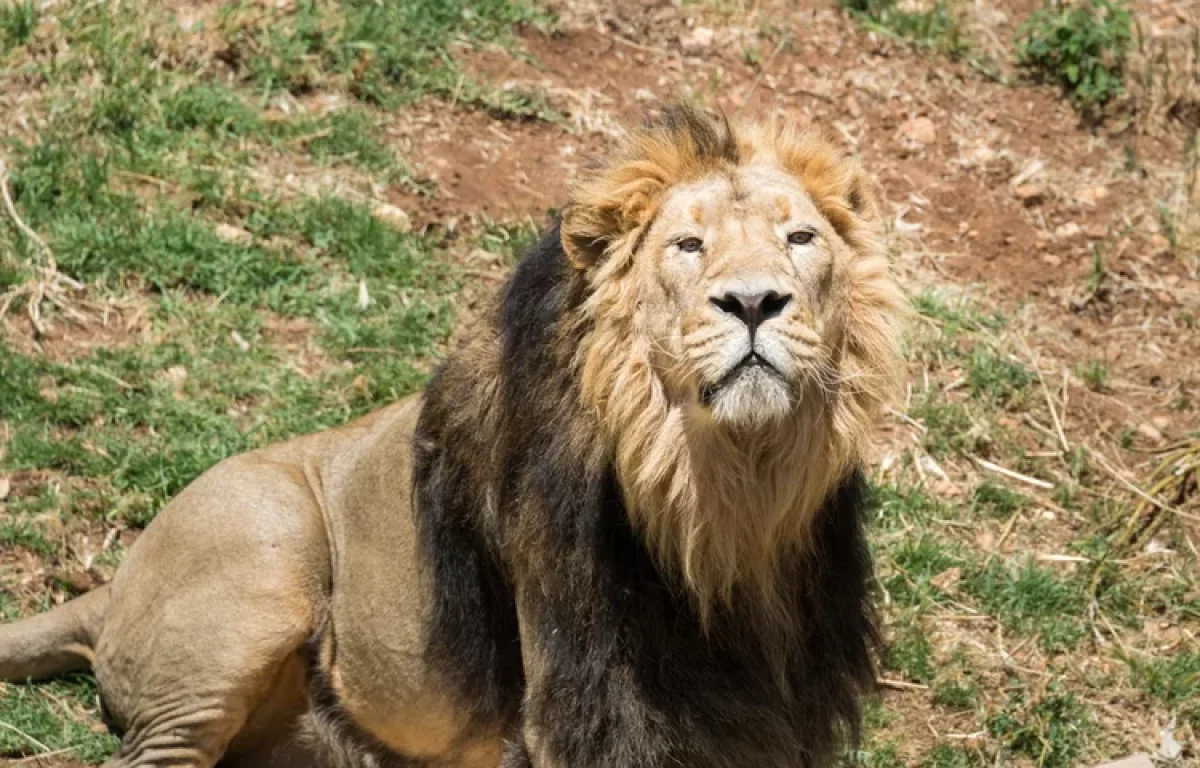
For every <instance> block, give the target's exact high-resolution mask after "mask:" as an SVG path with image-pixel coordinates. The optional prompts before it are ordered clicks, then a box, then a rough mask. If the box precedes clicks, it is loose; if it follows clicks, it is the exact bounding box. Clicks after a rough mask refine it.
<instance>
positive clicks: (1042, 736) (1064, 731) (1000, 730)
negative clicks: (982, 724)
mask: <svg viewBox="0 0 1200 768" xmlns="http://www.w3.org/2000/svg"><path fill="white" fill-rule="evenodd" d="M987 725H988V730H989V731H990V732H991V734H992V736H993V737H995V738H997V739H999V740H1000V741H1001V742H1002V743H1003V744H1004V745H1005V747H1006V748H1007V749H1008V750H1010V751H1012V752H1015V753H1017V754H1019V755H1023V756H1025V757H1026V758H1028V759H1030V760H1032V761H1033V763H1034V764H1035V765H1037V766H1039V768H1070V766H1073V765H1075V761H1076V759H1077V758H1078V756H1079V752H1080V749H1081V745H1082V743H1083V741H1084V739H1085V738H1086V736H1087V735H1088V732H1089V731H1090V724H1089V722H1088V713H1087V709H1086V707H1085V706H1084V705H1083V704H1082V703H1080V702H1079V700H1078V699H1076V698H1075V696H1073V695H1071V694H1068V693H1061V692H1057V691H1054V690H1051V691H1049V692H1047V693H1046V694H1044V695H1042V696H1040V697H1037V698H1031V697H1030V696H1029V694H1028V692H1027V691H1026V690H1025V689H1024V688H1020V689H1016V690H1013V691H1010V693H1009V698H1008V702H1007V704H1006V705H1005V706H1004V708H1003V709H1002V710H1001V711H1000V712H998V713H996V714H995V715H993V716H992V717H990V718H989V719H988V723H987Z"/></svg>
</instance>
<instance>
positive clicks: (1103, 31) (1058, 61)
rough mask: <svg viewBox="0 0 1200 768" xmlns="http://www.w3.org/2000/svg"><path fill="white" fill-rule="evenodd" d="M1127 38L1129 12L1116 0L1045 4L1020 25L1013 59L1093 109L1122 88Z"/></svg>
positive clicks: (1130, 29)
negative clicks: (1015, 53) (1015, 56)
mask: <svg viewBox="0 0 1200 768" xmlns="http://www.w3.org/2000/svg"><path fill="white" fill-rule="evenodd" d="M1132 42H1133V17H1132V15H1131V14H1130V11H1129V9H1128V8H1127V7H1126V6H1125V5H1124V3H1123V2H1122V1H1121V0H1084V2H1080V3H1073V4H1069V5H1066V4H1064V5H1059V4H1048V5H1046V6H1044V7H1043V8H1041V9H1039V10H1037V11H1035V12H1034V13H1033V15H1032V16H1030V17H1029V19H1028V20H1027V21H1026V22H1025V23H1024V24H1023V25H1022V26H1021V28H1020V30H1019V32H1018V40H1017V62H1018V63H1019V64H1020V65H1021V66H1023V67H1025V68H1026V69H1027V70H1029V71H1030V72H1031V73H1033V74H1034V75H1035V76H1036V77H1038V78H1040V79H1042V80H1046V81H1049V82H1052V83H1056V84H1058V85H1059V86H1061V87H1062V89H1063V90H1064V91H1065V92H1066V93H1067V94H1068V95H1069V96H1070V97H1071V100H1072V101H1073V102H1074V103H1075V105H1076V106H1077V107H1079V108H1080V109H1081V110H1083V111H1090V112H1093V113H1095V111H1096V110H1097V109H1099V108H1101V107H1103V106H1104V105H1105V104H1107V103H1108V102H1109V101H1111V100H1112V99H1113V98H1114V97H1116V96H1119V95H1121V94H1122V93H1124V90H1125V88H1124V84H1123V79H1124V75H1125V60H1126V57H1127V55H1128V53H1129V49H1130V45H1131V44H1132Z"/></svg>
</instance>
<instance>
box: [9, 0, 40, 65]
mask: <svg viewBox="0 0 1200 768" xmlns="http://www.w3.org/2000/svg"><path fill="white" fill-rule="evenodd" d="M39 15H40V14H39V13H38V6H37V3H35V2H34V0H8V1H7V2H5V3H4V4H3V5H0V52H3V51H4V50H7V49H9V48H15V47H17V46H18V45H21V44H23V43H25V42H27V41H28V40H29V38H30V37H32V36H33V31H34V30H35V29H37V25H38V17H39Z"/></svg>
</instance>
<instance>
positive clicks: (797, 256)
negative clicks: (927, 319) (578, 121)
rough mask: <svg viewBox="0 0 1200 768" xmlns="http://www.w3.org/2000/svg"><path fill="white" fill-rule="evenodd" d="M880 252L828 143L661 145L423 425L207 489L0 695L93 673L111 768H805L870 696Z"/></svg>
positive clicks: (514, 290)
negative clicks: (116, 744)
mask: <svg viewBox="0 0 1200 768" xmlns="http://www.w3.org/2000/svg"><path fill="white" fill-rule="evenodd" d="M876 224H877V218H876V212H875V210H874V207H873V204H872V202H871V195H870V194H869V192H868V184H867V182H866V180H865V178H864V177H863V175H862V174H861V173H860V171H859V170H858V169H857V168H856V166H855V165H853V164H852V163H851V162H850V161H849V160H847V159H846V158H844V157H842V156H841V155H840V154H838V153H837V152H835V151H834V149H833V148H832V147H831V146H830V145H828V144H826V143H824V142H823V141H822V140H820V139H818V138H815V137H813V136H810V135H807V134H803V133H800V132H798V131H797V130H795V129H793V128H791V127H788V126H784V125H779V124H774V123H772V124H768V125H762V126H747V127H742V128H737V129H734V128H732V127H731V126H730V125H729V124H728V122H726V121H724V120H714V119H711V118H709V117H706V116H704V115H702V114H700V113H697V112H694V111H690V110H687V109H681V108H680V109H671V110H667V111H666V112H665V113H664V115H663V116H662V117H660V118H658V119H657V120H655V121H652V122H650V123H649V124H648V125H647V126H646V127H644V128H642V129H641V130H640V131H637V132H634V133H633V134H632V135H631V136H630V137H629V139H628V140H627V141H626V142H625V144H624V146H623V148H621V149H620V150H619V151H617V152H615V153H614V154H613V155H612V156H611V157H610V158H609V159H608V161H607V162H606V163H605V164H604V165H603V166H601V167H599V168H597V169H594V170H593V171H591V172H590V173H589V174H588V175H587V176H586V178H585V179H584V180H583V181H582V182H581V183H579V184H578V185H577V186H576V187H575V189H574V191H573V193H572V196H571V199H570V201H569V204H568V205H567V206H566V208H565V209H564V211H563V214H562V216H561V221H560V223H559V224H557V225H555V226H554V227H553V228H552V229H551V230H550V231H549V232H548V233H547V234H546V235H545V236H544V237H543V238H542V239H541V241H540V242H539V243H538V244H537V245H535V246H534V247H533V248H532V249H530V251H529V252H528V253H527V254H526V255H525V257H524V259H523V260H522V261H521V263H520V265H519V266H518V267H517V269H516V272H515V274H514V275H513V277H512V278H511V280H510V281H509V282H508V283H507V285H506V286H505V288H504V290H503V292H502V293H501V296H500V299H499V303H498V307H497V309H496V310H495V312H494V315H493V316H492V317H491V318H490V320H489V321H488V322H486V323H484V324H483V325H484V328H483V330H481V331H479V333H478V335H477V336H475V337H474V338H473V339H472V340H471V341H470V342H468V343H467V344H466V345H465V346H464V347H463V348H462V349H460V350H459V351H458V352H456V353H455V354H454V355H453V356H451V357H450V359H449V360H448V361H447V362H446V363H445V364H444V365H443V366H442V368H441V370H440V371H439V372H438V373H437V375H436V376H435V377H434V378H433V380H432V381H431V382H430V384H429V386H428V388H427V389H426V390H425V392H424V394H423V395H421V396H415V397H411V398H409V399H406V400H404V401H402V402H399V403H396V404H394V405H392V406H390V407H388V408H385V409H383V410H382V411H379V412H378V413H375V414H374V415H371V416H368V417H366V418H363V419H361V420H359V421H356V422H354V423H352V424H350V425H348V426H345V427H342V428H340V429H335V430H331V431H328V432H323V433H319V434H315V435H310V436H307V437H301V438H297V439H295V440H291V441H289V442H286V443H283V444H280V445H275V446H271V447H268V448H264V449H262V450H258V451H254V452H252V453H248V454H246V455H243V456H238V457H235V458H232V459H229V460H227V461H224V462H222V463H221V464H219V465H217V466H216V467H214V468H213V469H211V470H210V471H209V472H207V473H206V474H204V475H203V476H202V477H200V478H199V479H198V480H196V481H195V482H194V483H193V484H192V485H191V486H190V487H188V488H187V489H186V490H184V491H183V492H182V493H181V494H180V495H179V497H178V498H176V499H175V500H174V501H172V502H171V503H170V504H169V505H168V506H167V507H166V508H165V509H164V510H163V512H162V514H161V515H159V517H158V518H157V519H156V520H155V521H154V523H153V524H152V525H151V526H150V527H149V528H148V529H147V530H146V532H145V534H144V535H143V536H142V537H141V539H139V540H138V542H137V544H136V545H135V546H134V547H133V548H132V550H131V551H130V552H129V556H128V558H127V559H126V561H125V563H124V565H123V566H122V567H121V569H120V571H118V573H117V575H116V578H115V579H114V580H113V582H112V583H111V584H110V585H108V586H106V587H103V588H101V589H99V590H96V591H95V592H92V593H90V594H88V595H86V596H83V597H81V598H79V599H78V600H75V601H74V602H71V603H68V604H66V605H64V606H62V607H60V608H57V609H55V610H53V611H51V612H49V613H48V614H45V615H42V616H38V617H36V618H33V619H30V620H27V621H22V622H18V623H16V624H13V625H11V626H8V627H5V628H3V630H0V678H5V679H8V680H24V679H26V678H41V677H46V676H49V675H55V674H59V673H62V672H65V671H67V670H72V669H78V668H81V667H86V666H91V667H93V668H94V669H95V673H96V677H97V679H98V681H99V685H100V690H101V691H102V698H103V704H104V710H105V712H106V715H107V717H108V719H109V720H110V721H111V723H112V724H113V726H114V727H115V728H116V729H118V730H119V731H122V732H123V733H124V740H123V741H122V744H121V748H120V751H119V753H118V754H117V755H116V756H114V757H113V758H112V759H111V760H110V762H109V763H108V765H109V766H110V767H112V768H116V767H118V766H121V767H126V766H137V767H139V768H141V767H143V766H212V765H214V764H215V763H216V762H217V761H218V760H221V761H223V762H222V764H223V765H251V766H261V765H277V766H290V765H321V766H329V765H362V766H403V767H413V766H431V767H432V766H447V767H449V766H464V767H465V768H476V767H479V768H484V767H488V768H491V767H492V766H504V767H505V768H521V767H526V766H538V767H539V768H635V767H636V768H653V767H655V766H684V767H685V768H706V767H707V768H747V767H754V768H758V767H760V766H762V767H766V768H773V767H782V766H821V765H827V764H828V763H829V762H830V760H831V757H832V755H833V752H834V750H835V748H836V747H837V744H838V743H839V740H840V738H841V737H842V736H849V735H852V734H853V732H854V729H855V726H856V724H857V719H858V710H857V706H856V699H857V696H858V694H859V693H860V692H861V691H862V690H863V689H865V688H867V687H869V686H870V685H871V684H872V682H873V671H872V660H871V659H872V645H873V642H874V638H875V633H874V628H873V622H872V620H871V611H870V608H869V605H868V579H869V577H870V568H869V563H868V559H867V554H866V550H865V548H864V544H863V538H862V533H861V530H860V528H861V524H862V517H863V504H864V481H863V479H862V476H861V465H862V462H863V454H864V449H865V444H866V441H867V439H868V433H869V429H870V425H871V422H872V420H873V417H874V415H875V414H876V412H877V411H878V410H879V408H880V405H881V403H882V402H883V401H884V399H885V397H886V396H887V395H888V393H889V389H890V387H891V386H892V385H893V384H894V383H895V380H896V378H897V376H898V368H897V360H898V355H897V353H896V339H895V330H896V320H897V317H898V311H899V310H898V308H899V305H900V302H899V298H898V297H899V293H898V291H897V289H896V286H895V284H894V283H893V281H892V280H891V278H890V277H889V275H888V267H887V263H886V259H885V257H884V254H883V252H882V249H881V246H880V244H879V240H878V239H877V234H876ZM298 733H303V734H306V735H307V737H306V738H296V734H298Z"/></svg>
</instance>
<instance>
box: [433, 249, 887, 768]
mask: <svg viewBox="0 0 1200 768" xmlns="http://www.w3.org/2000/svg"><path fill="white" fill-rule="evenodd" d="M583 298H584V283H583V280H582V278H580V277H579V276H578V273H577V272H576V271H575V269H573V268H572V266H571V265H570V264H569V263H568V260H567V258H566V255H565V254H564V252H563V249H562V246H561V244H560V236H559V231H558V227H557V225H555V226H554V227H552V228H551V229H550V231H549V232H547V233H546V235H545V236H544V237H543V238H542V239H541V241H540V242H539V243H538V244H537V245H535V246H534V247H533V248H532V249H531V250H530V251H529V252H528V253H527V254H526V255H525V257H524V258H523V260H522V261H521V263H520V265H519V266H518V268H517V270H516V273H515V274H514V276H513V277H512V279H511V280H510V282H509V283H508V284H507V286H506V288H505V290H504V293H503V295H502V299H501V303H500V306H499V308H498V310H497V312H496V315H495V319H494V321H493V323H492V326H491V327H490V328H489V329H488V330H487V331H486V332H485V333H483V334H482V336H481V337H479V338H476V339H474V340H473V341H472V342H471V343H470V344H468V345H467V346H466V347H465V348H464V349H463V350H460V351H459V352H458V353H456V354H455V355H454V356H452V357H451V359H450V360H449V361H448V362H447V363H446V364H445V366H444V367H443V368H442V369H441V370H440V371H439V373H438V374H437V375H436V376H435V378H434V379H433V381H432V382H431V384H430V385H429V387H428V389H427V392H426V402H425V406H424V410H423V412H422V416H421V421H420V424H419V427H418V440H417V461H416V469H415V488H416V491H415V493H416V509H417V516H418V522H419V525H420V529H421V535H422V538H421V546H422V549H423V555H424V560H425V565H426V568H427V573H428V576H429V578H430V579H431V580H432V585H431V586H432V589H433V595H434V610H433V617H432V621H433V625H432V632H431V636H430V639H429V645H428V656H429V661H430V663H431V664H432V665H433V668H434V669H435V670H437V671H438V672H439V673H440V674H441V675H443V676H444V678H445V679H446V681H447V682H448V684H449V685H450V686H451V687H452V688H453V690H454V691H455V692H456V693H457V694H458V696H459V698H460V700H461V702H462V703H463V704H464V706H468V707H469V708H470V711H471V712H472V713H473V715H474V716H475V718H476V719H477V720H478V722H479V724H480V726H481V727H485V726H486V727H489V728H492V727H497V726H498V727H501V728H502V729H503V732H504V733H506V734H507V735H508V738H510V739H511V740H512V741H513V742H514V744H516V748H515V749H512V750H510V754H509V755H508V756H507V757H506V763H505V764H506V765H509V766H519V765H526V764H528V761H529V757H528V754H527V753H526V748H528V750H530V751H533V752H535V753H536V754H539V755H543V756H544V758H545V762H546V763H548V764H551V765H556V766H564V767H570V768H588V767H589V766H597V767H599V766H605V767H606V768H607V767H610V766H611V767H612V768H626V767H629V768H633V767H634V766H638V767H644V768H650V767H651V766H668V765H670V766H674V765H686V766H693V767H695V768H701V767H704V766H713V767H714V768H716V767H720V768H735V766H736V768H744V767H745V766H780V767H782V766H822V765H826V764H828V763H829V762H830V761H831V758H832V756H833V754H834V752H835V750H836V748H837V746H838V745H839V743H841V741H842V740H843V739H844V738H852V737H853V736H854V735H855V732H856V729H857V724H858V719H859V713H858V706H857V703H856V702H857V699H858V696H859V694H860V693H861V692H862V691H864V690H865V689H867V688H869V687H870V686H871V685H872V681H873V679H874V678H873V667H872V652H873V645H874V643H875V638H876V634H875V630H874V624H873V621H872V615H871V611H870V608H869V601H868V585H869V581H870V563H869V559H868V555H867V551H866V547H865V544H864V540H863V534H862V530H861V527H862V522H863V521H862V517H863V508H864V481H863V479H862V477H861V475H860V474H859V473H858V472H853V473H852V474H851V475H850V476H848V477H847V478H846V479H845V481H844V482H843V483H842V485H841V486H840V487H839V488H838V489H837V491H836V492H835V493H833V494H832V495H831V496H830V497H829V498H828V499H827V501H826V503H825V505H824V507H823V508H822V510H821V512H820V513H819V515H818V518H817V520H816V523H815V525H814V529H813V537H812V542H811V546H810V547H808V548H807V549H806V550H805V551H804V552H803V553H802V554H798V555H796V556H795V557H794V558H793V561H792V562H789V563H787V564H786V566H785V574H787V576H788V579H787V584H788V585H789V587H788V589H787V590H785V593H786V595H785V596H786V605H787V608H788V615H789V622H788V626H787V627H785V628H784V630H783V631H784V634H785V642H784V643H783V645H782V647H783V653H782V655H780V654H779V653H778V652H775V651H773V649H776V648H778V647H779V646H780V644H779V642H778V638H777V637H775V636H774V635H772V636H771V637H768V632H769V631H768V630H767V629H765V628H764V627H763V626H762V623H761V622H760V621H758V620H757V619H756V618H755V612H754V611H753V610H750V609H747V610H746V611H741V610H737V609H729V610H726V611H725V612H724V613H723V614H722V615H720V616H717V617H715V621H714V623H713V625H712V628H711V629H710V631H709V632H707V633H705V632H704V631H702V629H701V624H700V620H699V617H698V616H697V615H696V614H695V612H694V610H693V608H692V607H691V606H690V603H689V602H688V601H687V600H685V599H682V598H681V597H680V595H679V594H678V593H677V591H676V590H675V588H673V587H672V586H671V584H670V582H669V581H668V580H667V579H666V578H664V576H663V574H662V573H660V571H659V569H658V568H657V567H656V565H655V563H654V562H653V560H652V558H651V556H650V554H649V553H648V551H647V549H646V547H645V546H644V544H643V542H642V541H641V540H640V538H639V535H638V533H637V532H636V531H635V530H633V529H632V527H631V526H630V523H629V520H628V517H627V515H626V511H625V508H624V506H623V503H622V494H621V491H620V488H619V486H618V481H617V478H616V475H615V471H614V469H613V467H612V464H611V460H610V457H609V456H607V455H606V454H605V452H604V450H603V448H602V447H601V441H600V438H599V434H600V433H599V430H598V425H597V424H596V423H595V417H594V416H593V415H592V414H590V413H589V412H588V411H587V410H586V409H585V408H583V407H582V406H581V404H580V399H579V396H578V383H577V381H576V380H575V373H574V369H573V366H572V365H571V360H572V357H573V355H574V353H575V351H576V350H575V347H576V345H577V344H578V341H579V340H578V339H577V338H576V337H575V336H574V334H576V333H578V328H577V327H576V325H575V324H574V323H572V322H569V321H570V320H571V319H572V318H573V313H574V312H575V310H576V309H577V308H578V306H579V304H580V302H581V301H582V299H583ZM747 600H750V598H749V597H747ZM735 604H736V603H735ZM770 632H774V633H777V632H778V629H774V630H770ZM522 640H523V641H524V646H523V645H522ZM539 762H540V761H539Z"/></svg>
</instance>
